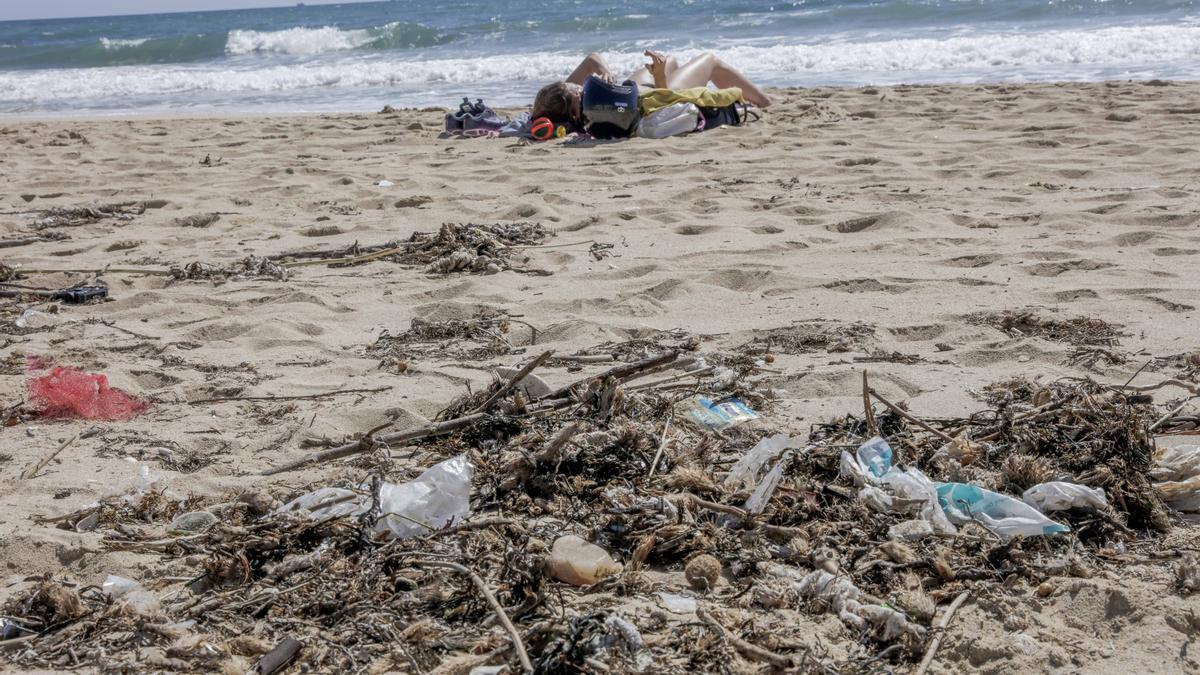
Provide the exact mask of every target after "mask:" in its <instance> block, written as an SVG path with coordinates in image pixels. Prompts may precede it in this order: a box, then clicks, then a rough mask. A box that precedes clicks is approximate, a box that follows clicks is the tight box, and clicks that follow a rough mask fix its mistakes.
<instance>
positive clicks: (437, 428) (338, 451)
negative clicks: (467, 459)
mask: <svg viewBox="0 0 1200 675" xmlns="http://www.w3.org/2000/svg"><path fill="white" fill-rule="evenodd" d="M569 405H571V399H569V398H564V399H559V400H556V401H546V402H545V403H544V404H543V405H540V406H538V407H535V408H530V409H529V411H528V413H527V414H528V415H536V414H538V413H542V412H546V411H549V410H557V409H559V408H565V407H567V406H569ZM487 416H488V415H487V413H475V414H472V415H465V416H463V417H456V418H454V419H452V420H446V421H444V422H436V423H434V424H427V425H425V426H423V427H417V428H416V429H408V430H406V431H397V432H395V433H390V434H385V435H383V436H379V437H378V438H374V439H372V438H368V437H364V438H361V439H359V440H357V441H355V442H353V443H346V444H345V445H339V446H338V447H336V448H330V449H328V450H322V451H320V452H314V453H311V454H308V455H306V456H304V457H302V458H300V459H298V460H296V461H294V462H288V463H287V464H281V465H279V466H276V467H272V468H270V469H267V470H266V471H263V472H262V473H261V474H260V475H263V476H273V475H275V474H277V473H285V472H288V471H295V470H296V469H299V468H300V467H303V466H307V465H308V464H319V463H324V462H330V461H333V460H335V459H342V458H343V457H350V456H351V455H357V454H359V453H362V452H367V451H369V450H370V449H371V448H373V447H375V444H376V443H386V444H388V445H395V444H399V443H409V442H412V441H420V440H424V439H426V438H432V437H434V436H441V435H442V434H448V433H450V432H453V431H458V430H459V429H462V428H465V427H469V426H471V425H472V424H475V423H476V422H479V421H482V420H484V419H487Z"/></svg>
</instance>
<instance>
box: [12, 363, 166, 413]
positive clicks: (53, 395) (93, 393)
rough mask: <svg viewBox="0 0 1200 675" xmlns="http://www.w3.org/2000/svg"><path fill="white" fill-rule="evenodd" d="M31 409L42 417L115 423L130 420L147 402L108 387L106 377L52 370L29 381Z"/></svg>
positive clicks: (68, 370) (60, 368) (143, 408)
mask: <svg viewBox="0 0 1200 675" xmlns="http://www.w3.org/2000/svg"><path fill="white" fill-rule="evenodd" d="M29 398H30V404H31V406H32V407H33V408H34V409H35V410H37V411H38V412H39V413H40V414H41V416H42V417H52V418H57V417H61V418H69V419H85V420H104V421H108V422H117V421H124V420H130V419H133V418H134V417H136V416H137V415H138V414H139V413H141V412H142V411H144V410H146V409H147V408H149V407H150V404H149V402H147V401H144V400H142V399H140V398H138V397H136V396H133V395H131V394H128V393H126V392H124V391H122V390H120V389H117V388H116V387H110V386H109V385H108V377H107V376H106V375H103V374H100V373H85V372H83V371H82V370H77V369H75V368H64V367H62V366H58V367H55V368H54V369H53V370H51V371H50V372H49V373H47V374H46V375H42V376H41V377H35V378H33V379H32V380H30V381H29Z"/></svg>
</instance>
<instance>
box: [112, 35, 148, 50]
mask: <svg viewBox="0 0 1200 675" xmlns="http://www.w3.org/2000/svg"><path fill="white" fill-rule="evenodd" d="M149 41H150V38H141V39H137V40H118V39H109V38H106V37H102V38H100V46H102V47H104V48H105V49H107V50H109V51H112V50H114V49H126V48H129V47H141V46H142V45H144V44H146V43H147V42H149Z"/></svg>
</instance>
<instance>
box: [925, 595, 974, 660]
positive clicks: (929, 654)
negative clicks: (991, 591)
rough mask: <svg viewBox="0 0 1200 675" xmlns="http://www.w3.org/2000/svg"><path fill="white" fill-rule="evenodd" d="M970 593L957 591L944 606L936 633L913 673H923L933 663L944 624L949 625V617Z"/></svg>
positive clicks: (951, 616) (943, 630)
mask: <svg viewBox="0 0 1200 675" xmlns="http://www.w3.org/2000/svg"><path fill="white" fill-rule="evenodd" d="M970 594H971V592H970V591H963V592H962V593H959V594H958V597H956V598H954V602H951V603H950V606H949V607H947V608H946V613H945V614H943V615H942V618H941V620H939V621H938V633H937V635H934V636H933V640H931V641H930V642H929V647H928V648H927V649H926V650H925V657H924V658H922V659H921V665H919V666H917V670H916V671H915V673H914V675H925V671H927V670H929V666H930V665H931V664H932V663H933V657H934V655H935V654H936V653H937V648H938V646H940V645H941V644H942V636H943V635H945V631H946V626H949V625H950V619H952V618H954V613H955V612H956V611H958V608H959V607H960V606H962V604H963V603H964V602H966V600H967V596H968V595H970Z"/></svg>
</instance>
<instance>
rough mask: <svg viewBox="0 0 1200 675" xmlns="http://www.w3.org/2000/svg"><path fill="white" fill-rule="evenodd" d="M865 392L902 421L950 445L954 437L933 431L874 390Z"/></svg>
mask: <svg viewBox="0 0 1200 675" xmlns="http://www.w3.org/2000/svg"><path fill="white" fill-rule="evenodd" d="M867 391H868V392H869V393H870V395H871V396H874V397H875V399H876V400H877V401H879V402H880V403H882V404H883V405H884V406H886V407H887V409H888V410H891V411H892V412H894V413H896V414H897V415H899V416H901V417H903V418H904V419H906V420H908V421H909V422H912V423H913V424H915V425H917V426H919V427H921V428H922V429H924V430H925V431H928V432H929V433H931V434H933V435H934V436H937V437H938V438H940V439H942V440H943V441H946V442H947V443H950V442H952V441H953V440H954V437H953V436H951V435H950V434H947V433H946V432H944V431H939V430H937V429H934V428H933V427H931V426H929V425H928V424H926V423H925V422H924V421H923V420H920V419H918V418H917V417H916V416H914V415H913V414H912V413H909V412H908V411H906V410H904V409H903V408H901V407H900V406H898V405H896V404H894V403H892V402H891V401H889V400H887V399H886V398H884V397H882V396H880V395H879V392H877V391H875V390H874V389H870V388H868V389H867Z"/></svg>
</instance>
